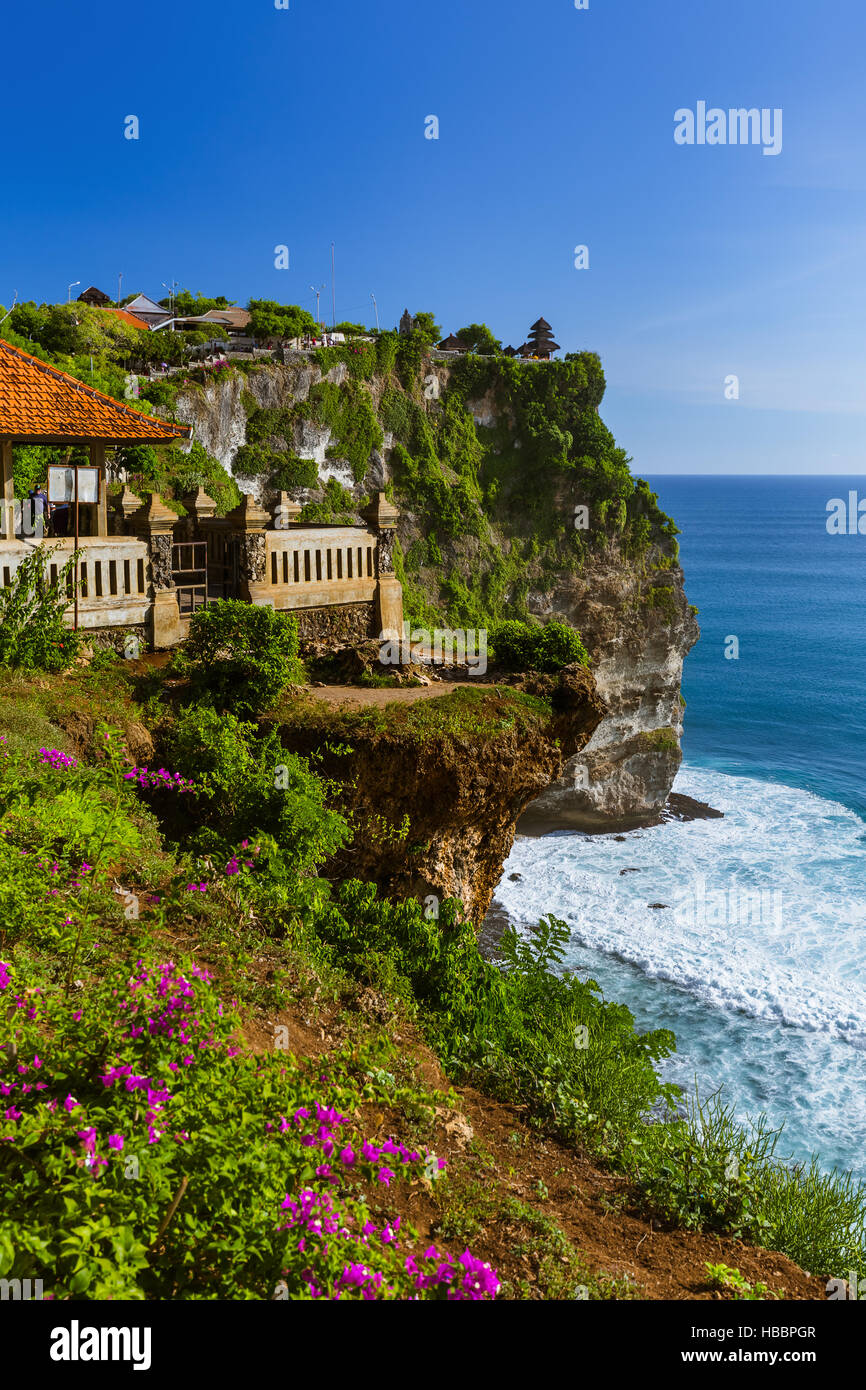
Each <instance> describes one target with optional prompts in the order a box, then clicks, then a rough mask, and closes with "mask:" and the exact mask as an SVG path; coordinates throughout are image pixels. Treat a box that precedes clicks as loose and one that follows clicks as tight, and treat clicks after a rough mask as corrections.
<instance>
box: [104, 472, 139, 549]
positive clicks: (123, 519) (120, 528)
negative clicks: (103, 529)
mask: <svg viewBox="0 0 866 1390" xmlns="http://www.w3.org/2000/svg"><path fill="white" fill-rule="evenodd" d="M141 506H142V501H141V498H140V497H136V495H135V493H134V492H132V491H131V489H130V488H129V487H128V486H127V485H126V484H125V483H124V486H123V492H122V493H121V494H120V496H119V497H115V499H114V501H113V502H112V504H111V531H112V534H113V535H115V536H126V535H128V534H129V530H130V525H131V518H132V517H133V516H134V515H135V513H136V512H137V511H138V510H139V508H140V507H141Z"/></svg>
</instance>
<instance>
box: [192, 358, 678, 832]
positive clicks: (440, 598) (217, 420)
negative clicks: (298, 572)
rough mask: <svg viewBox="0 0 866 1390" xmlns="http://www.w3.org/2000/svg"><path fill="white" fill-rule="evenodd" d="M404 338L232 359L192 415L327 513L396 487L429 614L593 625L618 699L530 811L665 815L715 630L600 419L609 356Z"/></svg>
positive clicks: (589, 818)
mask: <svg viewBox="0 0 866 1390" xmlns="http://www.w3.org/2000/svg"><path fill="white" fill-rule="evenodd" d="M400 350H401V349H398V353H397V357H396V367H395V366H394V365H393V364H392V365H391V366H390V367H389V366H388V364H387V363H386V364H385V365H384V366H383V365H382V363H381V361H377V362H376V363H375V364H373V366H372V367H371V369H369V370H365V369H364V368H363V365H362V368H361V370H360V372H359V369H358V363H357V359H356V357H353V356H350V355H348V354H349V353H350V352H353V351H354V352H358V351H360V350H358V349H346V350H345V351H346V354H347V355H346V356H345V357H344V358H341V357H340V354H339V353H335V352H334V351H329V352H326V353H325V354H323V355H322V356H321V357H320V359H319V360H318V361H311V360H309V359H308V358H306V357H303V356H301V355H300V354H296V355H293V356H291V357H290V358H288V359H287V361H286V363H285V365H277V364H272V365H268V366H262V367H257V368H255V369H253V370H251V371H248V372H247V373H246V374H245V375H241V374H239V373H228V374H226V375H225V377H224V378H223V379H222V380H219V381H217V382H212V383H206V384H204V385H203V386H201V387H197V388H195V389H194V390H192V391H190V392H189V393H188V394H186V395H184V394H182V395H181V396H180V397H179V400H178V405H177V411H176V414H177V416H178V418H180V419H182V420H185V421H189V422H191V423H193V424H194V425H195V432H196V437H197V438H198V439H200V440H201V441H202V442H203V443H204V444H205V445H206V447H207V448H208V449H209V451H210V452H211V453H213V454H215V455H216V456H217V457H218V458H219V459H220V460H221V461H222V462H223V463H224V464H225V466H226V467H227V468H228V469H229V470H230V471H234V473H235V475H236V476H237V479H238V482H239V483H240V485H241V487H242V489H243V490H244V491H253V492H255V493H256V495H257V496H258V497H259V498H260V499H261V500H263V501H265V502H267V501H269V500H273V498H274V497H275V490H276V487H277V486H278V485H279V486H282V487H288V488H289V490H290V491H291V492H292V493H293V495H294V496H295V497H296V498H297V500H299V501H300V502H302V503H304V504H308V505H309V504H312V508H313V511H314V512H317V515H316V519H326V517H327V510H326V508H327V507H328V506H330V507H332V508H333V507H334V506H335V503H334V498H335V497H339V498H340V499H341V500H340V506H341V507H342V508H343V509H344V510H348V511H352V510H354V511H357V510H358V509H359V508H360V507H361V506H362V505H363V503H364V501H365V500H366V499H367V497H368V496H369V495H370V494H371V493H373V492H375V491H377V490H378V489H380V488H382V487H385V488H387V489H388V491H389V494H390V495H391V496H392V497H393V500H394V501H395V503H396V504H397V505H398V507H399V508H400V511H401V519H400V522H399V527H398V537H399V541H400V548H399V554H398V556H397V557H396V558H397V564H398V575H399V577H400V579H401V580H402V582H403V585H404V591H405V602H406V611H407V615H408V616H409V617H410V618H411V619H412V620H413V622H414V623H415V624H416V625H420V626H426V627H431V626H437V625H441V626H453V627H470V626H477V627H482V626H486V625H487V623H488V622H489V621H490V619H491V618H493V619H495V618H497V617H521V616H523V617H536V618H538V619H540V620H541V621H546V620H549V619H551V618H556V619H560V620H562V621H564V622H567V623H569V624H570V625H571V626H573V627H575V628H577V629H578V631H580V633H581V634H582V636H583V639H584V642H585V645H586V647H587V649H588V651H589V653H590V656H591V660H592V671H593V674H594V677H595V681H596V686H597V690H598V694H599V696H600V698H601V700H602V701H603V702H604V705H605V707H606V709H607V713H606V715H605V717H604V719H603V721H602V723H601V724H600V725H599V727H598V728H597V729H596V730H595V733H594V735H593V737H592V739H591V741H590V742H589V743H588V744H587V746H586V747H585V748H583V749H582V750H581V752H580V755H579V756H576V757H574V758H573V759H572V761H571V762H570V764H569V765H568V767H566V768H565V770H564V772H563V773H562V775H561V776H560V775H557V780H556V781H555V782H554V783H553V785H547V784H544V783H542V784H541V785H539V788H538V790H539V792H540V793H541V794H540V796H539V798H538V799H537V801H536V802H535V804H534V805H533V806H532V807H531V809H530V811H529V813H528V815H527V817H526V818H525V820H524V822H523V825H522V828H524V829H527V830H532V829H540V828H546V827H548V826H550V825H552V824H560V825H567V826H574V827H580V828H583V829H587V830H602V829H613V828H619V827H625V826H630V825H634V824H639V823H642V822H647V821H651V820H652V819H653V818H654V817H657V816H658V814H659V812H660V811H661V810H662V808H663V807H664V804H665V801H666V798H667V796H668V793H669V791H670V788H671V784H672V782H673V779H674V777H675V775H676V771H677V768H678V766H679V763H680V759H681V753H680V747H679V740H680V736H681V733H682V704H681V699H680V679H681V674H682V664H683V659H684V657H685V656H686V654H687V653H688V651H689V650H690V649H691V647H692V646H693V645H694V643H695V641H696V640H697V637H698V635H699V629H698V626H697V623H696V621H695V617H694V614H693V611H692V610H691V609H690V607H689V605H688V603H687V600H686V597H685V593H684V587H683V573H682V570H681V569H680V567H679V564H678V562H677V547H676V541H675V539H674V535H675V527H673V525H672V523H671V522H669V521H668V519H667V518H665V517H664V516H663V514H662V513H661V512H660V511H659V509H658V507H657V504H656V499H655V498H654V496H653V494H652V493H651V492H650V491H649V489H648V488H647V487H646V485H645V484H642V483H640V482H639V481H638V482H635V481H634V479H633V478H632V477H631V474H630V473H629V470H628V460H627V459H626V456H625V455H624V454H623V452H622V450H620V449H618V448H617V447H616V444H615V441H614V440H613V437H612V436H611V435H610V432H609V431H608V430H607V429H606V427H605V426H604V424H603V423H602V421H601V419H600V417H599V405H600V402H601V399H602V396H603V392H604V377H603V374H602V372H601V366H600V363H599V362H598V359H597V358H596V357H595V356H594V355H593V354H591V353H583V354H575V355H574V360H573V361H566V362H557V363H550V364H532V365H530V364H527V365H525V366H522V367H521V366H518V365H516V364H514V363H509V362H508V361H507V360H504V361H503V359H483V358H466V359H463V360H462V361H461V362H458V363H456V364H454V363H453V362H447V361H443V360H441V359H436V358H431V357H429V356H424V355H423V354H421V355H420V356H418V357H417V360H415V362H414V363H413V365H412V367H411V370H409V369H406V368H405V366H402V367H401V362H400V357H399V351H400ZM329 393H330V394H329ZM350 407H351V408H350ZM353 412H354V414H353ZM365 431H366V433H365ZM248 437H252V438H255V439H256V440H262V439H264V440H265V441H266V442H265V445H264V446H256V447H257V448H259V453H258V454H256V453H255V450H254V451H253V454H254V457H255V461H256V464H257V467H258V468H259V471H257V472H255V473H248V472H245V471H244V470H245V469H247V468H248V467H250V466H251V465H250V457H251V453H250V450H249V449H248V448H243V446H244V445H245V443H246V442H247V440H248ZM359 441H360V449H361V452H360V454H359ZM262 447H264V450H265V452H264V454H263V453H262ZM239 451H241V452H240V453H239ZM268 451H270V452H269V453H268ZM281 459H288V460H289V461H290V463H289V465H285V466H283V465H280V460H281ZM359 461H360V466H359ZM268 464H270V465H271V466H270V471H269V469H268V467H267V466H266V465H268ZM280 467H283V472H282V473H281V472H280ZM285 467H289V468H290V472H289V478H288V481H287V478H286V476H285ZM291 469H294V470H295V472H294V474H292V473H291ZM299 470H300V471H299ZM304 470H306V472H305V471H304ZM293 477H295V478H302V479H303V482H304V483H305V484H306V485H304V486H300V485H298V486H291V482H292V478H293ZM335 488H336V491H334V489H335ZM323 509H325V511H324V515H323V514H322V512H323Z"/></svg>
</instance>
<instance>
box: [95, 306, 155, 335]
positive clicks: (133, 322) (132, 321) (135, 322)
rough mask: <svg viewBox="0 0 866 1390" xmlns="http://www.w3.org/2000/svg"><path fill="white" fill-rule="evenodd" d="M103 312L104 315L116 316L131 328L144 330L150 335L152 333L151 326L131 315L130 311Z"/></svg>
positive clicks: (112, 310)
mask: <svg viewBox="0 0 866 1390" xmlns="http://www.w3.org/2000/svg"><path fill="white" fill-rule="evenodd" d="M102 312H103V314H114V315H115V317H117V318H119V319H122V320H123V322H124V323H128V324H129V326H130V327H131V328H144V329H146V330H147V332H148V333H149V332H150V324H149V323H145V321H144V319H140V318H138V317H137V316H136V315H135V314H131V313H130V312H129V310H128V309H103V311H102Z"/></svg>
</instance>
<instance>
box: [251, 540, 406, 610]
mask: <svg viewBox="0 0 866 1390" xmlns="http://www.w3.org/2000/svg"><path fill="white" fill-rule="evenodd" d="M377 546H378V536H377V534H376V532H375V531H372V530H370V529H369V528H367V527H360V526H316V527H304V528H303V529H300V528H298V530H296V531H266V532H265V573H264V581H263V583H262V584H259V585H257V586H256V587H257V592H258V593H259V594H261V593H262V591H263V590H264V594H265V596H266V597H267V598H269V599H273V601H274V607H276V608H320V607H327V606H329V605H330V604H334V603H368V602H372V600H373V599H374V598H375V597H376V589H377V586H378V581H379V573H378V559H377Z"/></svg>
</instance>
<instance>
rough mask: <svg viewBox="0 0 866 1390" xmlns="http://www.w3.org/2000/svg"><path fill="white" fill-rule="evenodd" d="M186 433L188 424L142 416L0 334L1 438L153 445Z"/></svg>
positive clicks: (32, 441)
mask: <svg viewBox="0 0 866 1390" xmlns="http://www.w3.org/2000/svg"><path fill="white" fill-rule="evenodd" d="M189 432H190V426H189V425H171V424H169V423H168V422H167V421H165V420H157V419H156V418H155V417H154V416H152V415H143V414H142V413H141V411H140V410H133V409H132V407H131V406H128V405H124V404H122V402H120V401H115V400H113V399H112V398H111V396H106V395H103V393H102V392H101V391H96V390H95V389H94V388H93V387H92V386H85V385H84V383H83V382H81V381H77V380H76V378H75V377H72V376H67V374H66V372H61V371H59V370H58V369H57V367H52V366H51V365H50V364H49V363H48V362H42V361H40V359H39V358H38V357H31V356H30V354H29V353H27V352H22V351H21V349H20V348H17V347H13V346H12V344H11V343H7V342H5V341H4V340H3V339H2V338H0V437H5V438H7V439H9V438H12V439H20V440H28V441H30V442H31V443H38V442H39V441H40V440H45V441H46V442H48V441H52V442H58V443H77V442H78V441H85V440H102V441H104V442H105V443H125V442H126V441H128V440H129V441H138V442H139V443H143V442H149V443H152V444H154V443H159V442H164V441H167V440H171V439H186V438H188V437H189Z"/></svg>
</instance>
